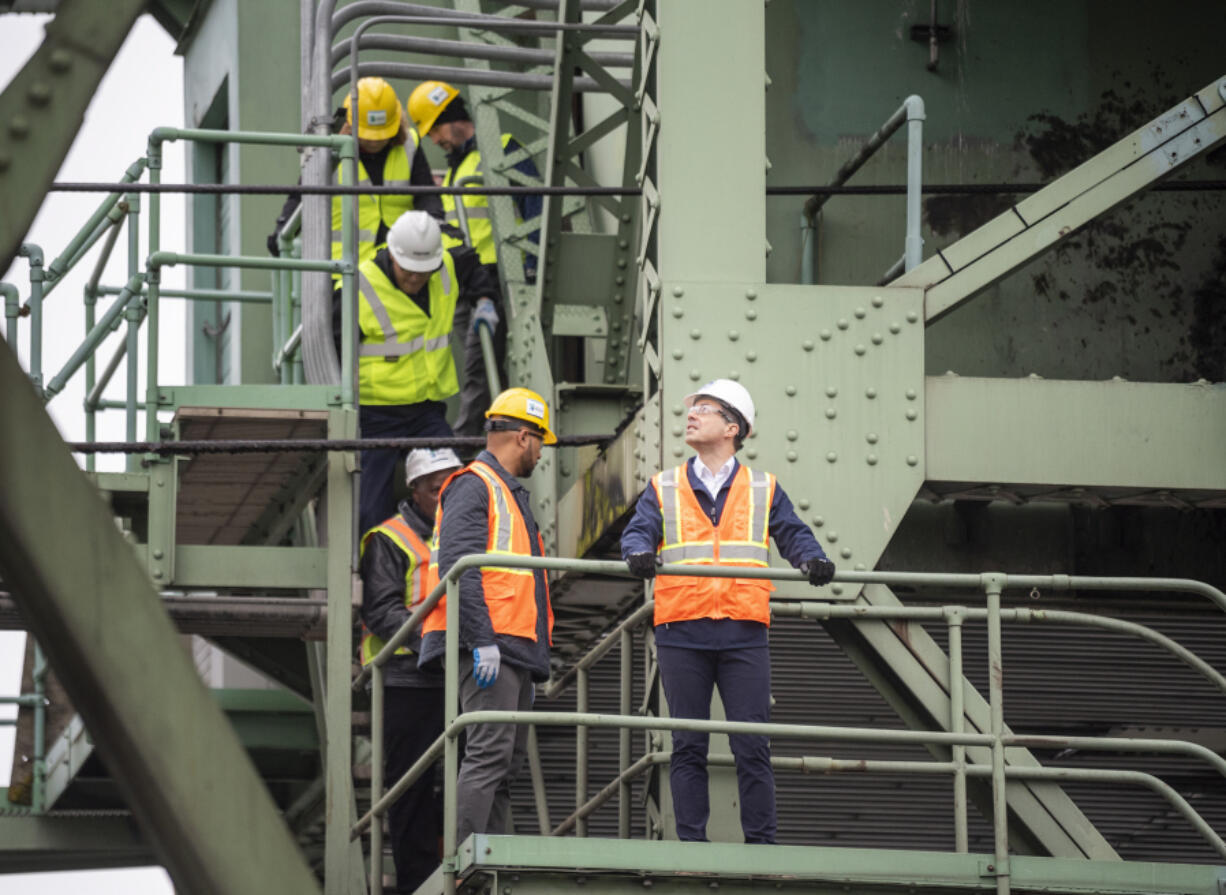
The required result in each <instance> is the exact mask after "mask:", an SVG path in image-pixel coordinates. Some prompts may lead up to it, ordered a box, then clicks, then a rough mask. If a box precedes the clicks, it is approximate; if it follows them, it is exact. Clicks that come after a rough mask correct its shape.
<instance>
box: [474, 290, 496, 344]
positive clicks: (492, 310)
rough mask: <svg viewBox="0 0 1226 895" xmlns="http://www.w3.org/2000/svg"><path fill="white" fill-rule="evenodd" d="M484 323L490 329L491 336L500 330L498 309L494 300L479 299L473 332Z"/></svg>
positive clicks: (475, 311)
mask: <svg viewBox="0 0 1226 895" xmlns="http://www.w3.org/2000/svg"><path fill="white" fill-rule="evenodd" d="M482 323H484V324H485V325H486V326H488V327H489V328H490V334H491V335H493V333H494V330H496V329H498V309H497V308H496V307H494V301H493V299H489V298H479V299H477V306H476V307H475V308H473V332H476V331H477V327H478V326H479V325H480V324H482Z"/></svg>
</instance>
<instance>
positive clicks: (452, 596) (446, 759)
mask: <svg viewBox="0 0 1226 895" xmlns="http://www.w3.org/2000/svg"><path fill="white" fill-rule="evenodd" d="M445 647H446V657H445V661H446V665H445V666H444V672H443V701H444V704H443V729H444V730H445V731H446V733H447V742H446V743H444V748H443V892H444V893H445V895H455V891H456V863H457V858H456V845H457V843H456V819H457V818H456V814H457V812H456V783H457V780H456V777H457V775H458V773H459V769H460V754H459V749H460V744H459V742H458V741H457V739H456V736H455V733H454V732H453V731H452V729H451V725H452V724H453V723H455V719H456V717H457V716H458V715H459V713H460V712H459V709H460V583H459V580H458V579H456V578H448V579H447V634H446V642H445Z"/></svg>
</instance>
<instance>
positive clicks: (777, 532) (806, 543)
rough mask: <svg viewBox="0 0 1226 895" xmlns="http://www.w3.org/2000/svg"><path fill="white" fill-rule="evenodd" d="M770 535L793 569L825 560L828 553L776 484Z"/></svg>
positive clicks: (772, 503)
mask: <svg viewBox="0 0 1226 895" xmlns="http://www.w3.org/2000/svg"><path fill="white" fill-rule="evenodd" d="M770 535H771V537H772V538H774V539H775V546H776V547H778V548H779V555H780V556H782V557H783V558H784V559H785V560H787V561H788V562H789V563H791V565H792V567H793V568H799V567H800V564H801V563H803V562H807V561H808V560H811V559H818V558H820V559H825V558H826V551H824V550H822V545H821V544H819V543H818V542H817V538H815V537H814V536H813V531H812V530H811V529H810V528H809V526H807V525H805V524H804V522H802V521H801V520H800V517H799V516H797V515H796V511H795V510H794V509H792V501H790V500H788V496H787V494H785V493H784V491H783V488H781V487H780V486H779V484H778V483H777V482H776V483H775V497H774V499H773V500H772V501H771V521H770Z"/></svg>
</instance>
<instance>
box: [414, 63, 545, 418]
mask: <svg viewBox="0 0 1226 895" xmlns="http://www.w3.org/2000/svg"><path fill="white" fill-rule="evenodd" d="M408 110H409V118H411V119H412V121H413V125H414V127H416V128H417V132H418V134H419V135H420V136H422V137H429V138H430V139H431V140H432V141H433V142H434V144H435V145H436V146H438V147H439V148H440V149H442V150H443V152H445V153H446V154H447V164H448V166H449V167H448V170H447V174H446V175H445V176H444V177H443V186H452V185H456V184H459V182H460V181H462V180H464V178H466V177H472V176H475V175H479V174H481V172H482V167H481V150H480V148H479V147H478V146H477V131H476V125H475V124H474V123H473V120H472V118H471V117H470V116H469V113H468V106H467V105H466V104H465V102H464V97H462V96H460V93H459V91H458V90H456V89H455V88H454V87H452V86H451V85H450V84H448V83H446V82H445V81H425V82H423V83H421V84H418V85H417V87H416V88H414V90H413V92H412V93H411V94H409V102H408ZM522 148H523V147H522V146H521V144H520V143H519V141H517V140H516V139H515V138H514V137H513V136H511V135H510V134H503V135H502V151H503V154H504V155H505V156H510V155H512V154H514V153H517V152H519V151H520V150H521V149H522ZM513 167H514V169H515V170H516V171H518V172H519V173H520V174H523V175H524V176H525V177H528V178H531V179H532V181H533V182H535V181H538V180H539V179H540V174H539V173H538V172H537V169H536V165H535V164H533V162H532V157H531V156H525V158H523V159H522V160H521V161H519V162H517V163H516V164H515V165H514V166H513ZM457 198H459V197H456V196H443V215H444V217H445V218H446V220H447V223H448V224H449V225H451V226H452V227H456V228H459V226H460V219H459V215H458V214H457V212H456V201H457ZM460 201H461V202H463V205H464V210H465V212H466V215H467V218H468V232H469V237H470V239H471V243H472V247H473V248H474V249H475V250H476V252H477V254H478V255H480V256H481V263H482V264H487V265H489V266H490V268H491V274H492V275H493V277H494V278H495V279H497V278H498V270H497V267H498V252H497V246H495V245H494V229H493V225H492V224H491V223H490V207H489V201H488V200H487V198H486V197H485V195H483V194H479V193H473V194H471V195H467V194H466V195H464V196H463V197H462V198H460ZM514 201H515V207H516V211H517V213H518V218H519V220H520V221H526V220H531V219H532V218H535V217H539V216H540V214H541V204H542V200H541V197H540V196H516V197H514ZM450 239H451V237H450V236H447V235H445V236H444V240H443V244H444V245H450V244H451V243H450V242H449V240H450ZM457 241H458V240H457ZM536 241H537V238H536V236H535V235H532V236H530V237H529V242H532V243H534V244H535V243H536ZM524 269H525V272H526V273H527V274H528V275H529V277H530V278H531V276H532V275H533V273H534V272H535V270H536V258H535V256H534V255H533V254H531V253H529V254H528V255H527V256H526V260H525V263H524ZM505 316H506V315H505V314H504V315H503V317H504V318H505ZM456 326H457V328H462V327H464V326H465V321H463V320H457V321H456ZM492 335H493V336H494V347H495V351H496V353H497V356H498V366H499V367H500V368H501V367H502V366H503V364H504V363H505V355H506V328H505V326H503V327H500V328H498V329H497V330H495V331H494V332H493V333H492ZM490 397H491V395H490V393H489V384H488V380H487V378H486V375H485V371H484V362H483V359H482V356H481V343H480V339H479V335H478V333H477V332H476V330H475V329H473V330H471V331H470V332H469V334H468V337H467V342H466V343H465V346H464V383H463V389H462V390H461V392H460V412H459V415H458V416H457V418H456V425H455V429H456V432H457V433H459V434H460V435H476V434H477V432H478V431H480V427H481V413H482V411H483V410H484V409H485V407H486V405H487V404H488V403H489V400H490Z"/></svg>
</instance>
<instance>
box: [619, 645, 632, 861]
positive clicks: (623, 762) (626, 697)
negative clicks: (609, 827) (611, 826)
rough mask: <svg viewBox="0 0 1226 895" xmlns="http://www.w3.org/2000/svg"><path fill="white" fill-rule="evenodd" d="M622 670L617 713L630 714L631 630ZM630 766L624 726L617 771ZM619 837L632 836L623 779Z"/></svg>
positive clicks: (627, 784) (627, 788) (624, 647)
mask: <svg viewBox="0 0 1226 895" xmlns="http://www.w3.org/2000/svg"><path fill="white" fill-rule="evenodd" d="M619 649H620V650H621V654H620V656H619V657H618V658H619V659H620V666H621V667H620V669H619V670H620V672H621V676H620V677H621V681H620V686H619V687H618V693H617V713H618V714H619V715H629V714H630V689H631V686H632V681H633V669H632V668H631V665H630V661H631V659H632V658H633V657H634V639H633V637H632V636H631V635H630V631H629V630H623V631H622V632H621V645H620V647H619ZM629 767H630V728H628V727H622V728H619V729H618V731H617V773H618V776H619V777H621V776H622V775H624V774H625V773H626V770H627V769H628V768H629ZM617 837H618V838H619V839H629V838H630V781H629V780H625V779H623V780H622V781H621V783H619V784H618V786H617Z"/></svg>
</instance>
